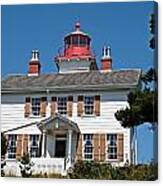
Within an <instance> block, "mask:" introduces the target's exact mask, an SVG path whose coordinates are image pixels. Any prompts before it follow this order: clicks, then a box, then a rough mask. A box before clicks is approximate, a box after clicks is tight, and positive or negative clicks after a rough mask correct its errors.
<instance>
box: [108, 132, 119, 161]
mask: <svg viewBox="0 0 163 186" xmlns="http://www.w3.org/2000/svg"><path fill="white" fill-rule="evenodd" d="M107 159H117V134H108V135H107Z"/></svg>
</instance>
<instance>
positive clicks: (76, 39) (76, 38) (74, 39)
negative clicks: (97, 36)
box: [72, 36, 78, 45]
mask: <svg viewBox="0 0 163 186" xmlns="http://www.w3.org/2000/svg"><path fill="white" fill-rule="evenodd" d="M72 44H73V45H78V36H73V38H72Z"/></svg>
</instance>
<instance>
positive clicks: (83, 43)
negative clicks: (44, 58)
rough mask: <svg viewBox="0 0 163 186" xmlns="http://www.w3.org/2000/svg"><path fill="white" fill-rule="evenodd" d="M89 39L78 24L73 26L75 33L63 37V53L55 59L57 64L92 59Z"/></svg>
mask: <svg viewBox="0 0 163 186" xmlns="http://www.w3.org/2000/svg"><path fill="white" fill-rule="evenodd" d="M90 42H91V38H90V37H89V35H88V34H86V33H85V32H82V31H81V29H80V23H79V22H77V23H76V24H75V31H73V32H71V33H69V34H68V35H66V36H65V37H64V52H63V54H60V55H59V56H57V57H56V58H55V59H56V61H57V62H60V61H66V60H71V59H74V60H75V59H78V60H79V59H90V58H94V55H93V54H92V52H91V47H90Z"/></svg>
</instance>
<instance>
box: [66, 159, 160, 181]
mask: <svg viewBox="0 0 163 186" xmlns="http://www.w3.org/2000/svg"><path fill="white" fill-rule="evenodd" d="M68 176H69V178H72V179H106V180H108V179H109V180H146V181H148V180H149V181H152V180H156V179H157V177H158V167H157V165H152V164H151V165H137V166H128V167H112V166H111V165H110V164H102V163H97V162H93V161H92V162H90V161H78V162H77V163H76V164H75V166H74V169H73V172H72V173H69V175H68Z"/></svg>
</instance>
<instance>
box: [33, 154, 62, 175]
mask: <svg viewBox="0 0 163 186" xmlns="http://www.w3.org/2000/svg"><path fill="white" fill-rule="evenodd" d="M31 161H32V162H33V163H34V166H33V167H32V170H33V171H32V172H33V174H45V173H46V174H54V173H56V174H63V172H64V171H65V162H64V158H32V159H31Z"/></svg>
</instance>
